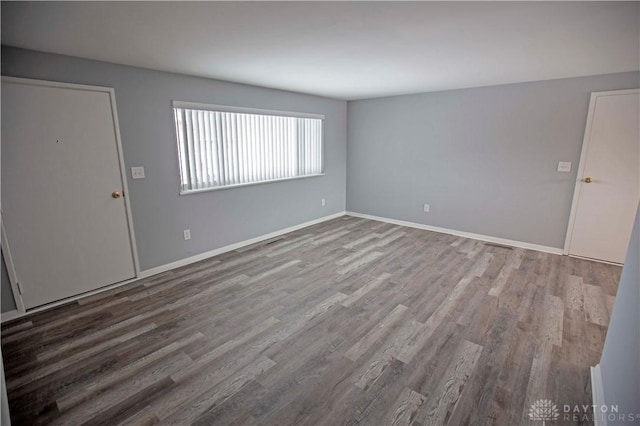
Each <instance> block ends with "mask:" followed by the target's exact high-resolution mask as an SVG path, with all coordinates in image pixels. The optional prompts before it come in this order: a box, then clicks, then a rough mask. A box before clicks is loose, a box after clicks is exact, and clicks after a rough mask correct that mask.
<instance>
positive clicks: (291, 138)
mask: <svg viewBox="0 0 640 426" xmlns="http://www.w3.org/2000/svg"><path fill="white" fill-rule="evenodd" d="M173 112H174V118H175V125H176V135H177V142H178V157H179V163H180V182H181V191H180V192H181V193H182V194H184V193H189V192H196V191H204V190H210V189H217V188H225V187H230V186H239V185H249V184H253V183H259V182H269V181H277V180H284V179H295V178H299V177H305V176H314V175H320V174H322V173H323V160H322V121H323V119H324V116H322V115H311V114H298V113H290V112H281V111H268V110H257V109H248V108H236V107H225V106H217V105H202V104H193V103H185V102H174V103H173Z"/></svg>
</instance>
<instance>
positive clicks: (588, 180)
mask: <svg viewBox="0 0 640 426" xmlns="http://www.w3.org/2000/svg"><path fill="white" fill-rule="evenodd" d="M591 182H593V179H591V178H590V177H586V178H584V183H591Z"/></svg>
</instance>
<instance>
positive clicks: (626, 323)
mask: <svg viewBox="0 0 640 426" xmlns="http://www.w3.org/2000/svg"><path fill="white" fill-rule="evenodd" d="M639 307H640V205H639V206H638V212H637V213H636V221H635V225H634V227H633V233H632V236H631V242H630V243H629V251H627V258H626V260H625V264H624V267H623V268H622V275H621V276H620V283H619V284H618V293H617V294H616V301H615V304H614V306H613V312H612V313H611V320H610V321H609V328H608V330H607V337H606V339H605V342H604V348H603V350H602V357H601V358H600V372H601V374H602V387H603V390H604V399H605V403H606V405H618V414H627V415H628V414H634V415H635V416H636V417H635V421H634V422H629V421H623V419H622V418H620V417H619V416H618V417H615V418H613V419H609V421H608V424H610V425H617V424H620V425H622V424H640V416H638V414H639V413H640V381H639V380H640V308H639Z"/></svg>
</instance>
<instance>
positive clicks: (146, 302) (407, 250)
mask: <svg viewBox="0 0 640 426" xmlns="http://www.w3.org/2000/svg"><path fill="white" fill-rule="evenodd" d="M619 274H620V268H619V267H616V266H611V265H604V264H599V263H594V262H588V261H584V260H578V259H573V258H569V257H566V256H557V255H551V254H546V253H539V252H535V251H529V250H523V249H518V248H508V247H502V246H497V245H492V244H488V243H484V242H481V241H476V240H469V239H464V238H459V237H454V236H450V235H445V234H438V233H433V232H428V231H422V230H417V229H412V228H405V227H400V226H396V225H391V224H386V223H381V222H374V221H370V220H365V219H360V218H354V217H342V218H339V219H335V220H332V221H330V222H325V223H322V224H319V225H316V226H313V227H308V228H305V229H301V230H299V231H296V232H293V233H290V234H287V235H285V236H283V237H279V238H276V239H274V240H271V241H266V242H263V243H259V244H256V245H253V246H250V247H246V248H243V249H240V250H237V251H234V252H229V253H226V254H224V255H221V256H218V257H215V258H212V259H209V260H206V261H203V262H200V263H196V264H193V265H189V266H187V267H184V268H180V269H176V270H173V271H169V272H166V273H163V274H160V275H156V276H154V277H151V278H148V279H145V280H142V281H138V282H136V283H134V284H131V285H128V286H125V287H121V288H119V289H115V290H111V291H109V292H106V293H102V294H99V295H94V296H90V297H87V298H85V299H82V300H80V301H78V302H74V303H71V304H68V305H65V306H62V307H58V308H55V309H52V310H49V311H46V312H43V313H38V314H34V315H31V316H29V317H26V318H22V319H18V320H15V321H11V322H9V323H6V324H3V326H2V351H3V356H4V362H5V373H6V378H7V388H8V396H9V403H10V407H11V417H12V421H13V424H15V425H20V424H29V425H31V424H74V425H76V424H88V425H100V424H105V425H117V424H140V425H148V424H155V423H162V424H177V425H187V424H197V425H207V424H224V425H227V424H238V425H251V424H263V425H287V424H326V425H339V424H368V425H387V424H389V425H391V424H393V425H403V424H407V425H408V424H412V425H431V424H451V425H461V424H497V425H516V424H541V422H532V421H530V420H529V419H528V407H529V406H530V405H531V404H532V403H533V402H535V401H536V400H538V399H541V398H545V399H551V400H553V401H554V402H555V403H556V404H558V406H560V405H561V404H562V405H564V404H590V403H591V396H590V395H591V388H590V379H589V366H591V365H595V364H596V363H597V362H598V360H599V357H600V352H601V350H602V345H603V342H604V337H605V333H606V329H607V324H608V319H609V316H610V313H611V309H612V306H613V301H614V295H615V292H616V286H617V282H618V278H619ZM563 423H570V422H566V421H565V420H564V419H563V418H562V415H561V418H560V419H559V421H558V422H556V423H554V424H563Z"/></svg>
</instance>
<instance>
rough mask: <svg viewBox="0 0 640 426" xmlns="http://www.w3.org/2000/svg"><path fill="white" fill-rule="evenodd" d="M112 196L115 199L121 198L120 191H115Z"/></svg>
mask: <svg viewBox="0 0 640 426" xmlns="http://www.w3.org/2000/svg"><path fill="white" fill-rule="evenodd" d="M111 196H112V197H113V198H120V193H119V192H118V191H113V192H112V193H111Z"/></svg>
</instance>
